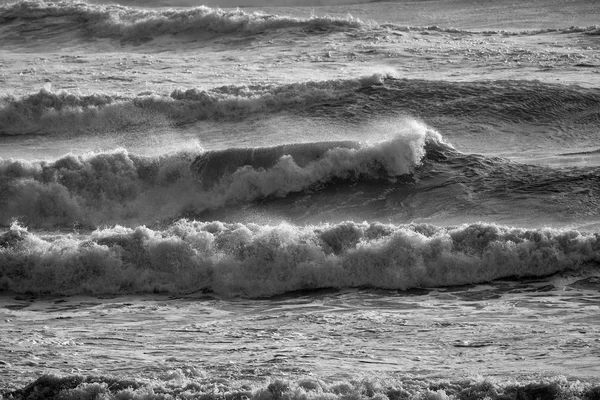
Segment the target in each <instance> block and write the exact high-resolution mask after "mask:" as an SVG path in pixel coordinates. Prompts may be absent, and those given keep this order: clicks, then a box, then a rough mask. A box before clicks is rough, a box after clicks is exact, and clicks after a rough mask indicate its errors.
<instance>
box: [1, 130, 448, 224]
mask: <svg viewBox="0 0 600 400" xmlns="http://www.w3.org/2000/svg"><path fill="white" fill-rule="evenodd" d="M441 140H442V139H441V136H440V135H439V134H438V133H437V132H435V131H433V130H432V129H430V128H428V127H427V126H425V125H423V124H420V123H417V122H415V121H410V122H407V123H405V124H398V125H397V126H396V127H395V131H394V132H390V138H389V139H387V140H383V141H381V142H377V143H362V144H359V143H347V142H344V143H309V144H301V145H289V146H280V147H275V148H262V149H260V148H259V149H246V150H240V149H230V150H226V151H222V152H208V153H203V154H198V153H195V152H179V153H175V154H171V155H163V156H160V157H140V156H136V155H134V154H129V153H128V152H127V151H125V150H120V151H115V152H109V153H99V154H91V155H85V156H75V155H68V156H65V157H63V158H60V159H58V160H56V161H54V162H47V161H24V160H13V159H8V160H3V159H0V187H1V188H2V192H3V194H4V196H2V199H1V200H0V201H1V202H2V204H1V205H2V209H1V210H0V223H1V224H5V225H7V224H10V221H12V220H13V219H15V218H16V219H19V220H22V221H24V222H26V223H27V224H28V225H30V226H37V227H46V228H51V227H61V226H62V227H68V226H73V225H79V226H97V225H99V224H115V223H120V224H125V223H127V222H129V223H145V224H150V223H154V222H159V221H164V220H169V219H173V218H176V217H177V216H178V215H181V213H184V212H185V213H187V214H189V213H193V214H198V213H200V212H202V211H205V210H210V209H216V208H220V207H224V206H234V205H238V204H245V203H248V202H252V201H255V200H257V199H263V198H268V197H285V196H287V195H288V194H290V193H294V192H303V191H306V190H309V189H311V188H313V187H316V186H318V185H324V184H328V183H329V182H331V181H332V180H335V179H338V180H357V179H380V178H386V177H395V176H400V175H405V174H410V173H411V172H412V171H413V170H414V168H415V167H416V166H417V165H418V164H419V163H420V162H421V159H422V158H423V157H424V155H425V144H426V142H428V141H441Z"/></svg>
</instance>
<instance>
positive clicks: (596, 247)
mask: <svg viewBox="0 0 600 400" xmlns="http://www.w3.org/2000/svg"><path fill="white" fill-rule="evenodd" d="M0 261H1V262H0V265H2V276H1V279H0V289H2V290H10V291H15V292H34V293H54V294H56V293H62V294H76V293H92V294H96V295H98V294H115V293H137V292H152V291H155V292H156V291H159V292H168V293H175V294H178V293H179V294H180V293H188V292H197V291H207V292H213V293H217V294H220V295H224V296H243V297H264V296H273V295H276V294H280V293H285V292H291V291H296V290H307V289H308V290H311V289H320V288H348V287H368V288H379V289H408V288H414V287H436V286H448V285H461V284H469V283H480V282H487V281H491V280H494V279H498V278H505V277H531V276H547V275H550V274H553V273H557V272H561V271H568V270H577V269H580V268H582V267H585V266H586V265H589V264H590V263H597V262H599V261H600V237H599V236H598V234H582V233H580V232H577V231H573V230H571V231H569V230H552V229H537V230H527V229H517V228H508V227H503V226H498V225H494V224H483V223H480V224H472V225H463V226H460V227H456V228H440V227H435V226H433V225H428V224H410V225H389V224H378V223H366V222H365V223H362V224H359V223H355V222H344V223H340V224H326V225H319V226H307V227H297V226H292V225H287V224H282V225H277V226H266V225H256V224H241V223H235V224H224V223H220V222H198V221H189V220H180V221H178V222H176V223H174V224H172V225H170V226H168V227H167V228H166V229H164V230H153V229H149V228H146V227H137V228H135V229H130V228H124V227H119V226H116V227H114V228H109V229H101V230H97V231H94V232H92V233H91V234H88V235H74V234H65V235H48V236H44V235H39V234H31V233H28V232H27V230H25V229H23V228H22V227H20V226H19V225H18V224H16V223H15V224H13V225H12V226H11V228H10V229H9V230H8V231H7V232H6V233H4V234H2V236H0Z"/></svg>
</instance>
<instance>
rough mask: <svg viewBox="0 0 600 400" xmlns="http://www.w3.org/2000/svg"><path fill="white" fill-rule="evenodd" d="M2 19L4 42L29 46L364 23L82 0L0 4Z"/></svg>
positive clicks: (317, 28) (357, 26) (25, 0)
mask: <svg viewBox="0 0 600 400" xmlns="http://www.w3.org/2000/svg"><path fill="white" fill-rule="evenodd" d="M0 23H1V24H3V25H5V26H7V27H8V26H10V28H11V29H10V30H7V31H6V33H7V35H6V36H5V37H4V38H3V39H2V42H3V43H4V44H8V43H15V44H17V45H19V44H20V45H23V46H25V47H26V46H27V43H26V42H24V41H23V38H24V37H29V38H30V39H32V41H33V42H34V43H35V42H36V41H37V40H40V39H41V40H46V41H49V42H51V41H52V39H53V38H54V37H55V35H58V34H63V33H66V32H68V31H70V32H74V31H77V32H79V33H80V35H81V40H85V41H91V40H93V39H96V38H111V39H116V40H120V41H125V42H127V41H132V42H133V43H143V42H145V41H150V40H152V39H153V38H155V37H158V36H164V35H178V34H191V35H197V34H205V33H207V34H211V35H225V34H243V35H253V34H259V33H264V32H265V31H267V32H268V31H273V30H278V29H284V28H297V29H305V30H306V32H311V31H319V32H323V31H332V30H348V29H361V28H364V27H365V26H366V25H365V24H363V23H362V22H361V21H360V20H357V19H353V18H351V17H349V18H346V19H342V18H331V17H327V16H325V17H317V16H312V17H310V18H293V17H287V16H280V15H271V14H262V13H258V12H254V13H246V12H244V11H242V10H240V9H237V10H230V11H226V10H222V9H219V8H209V7H206V6H199V7H194V8H186V9H149V8H136V7H126V6H120V5H101V4H90V3H86V2H82V1H58V2H45V1H39V0H20V1H17V2H15V3H10V4H7V5H3V6H0Z"/></svg>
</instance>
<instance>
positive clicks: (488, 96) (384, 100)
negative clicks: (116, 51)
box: [0, 71, 600, 135]
mask: <svg viewBox="0 0 600 400" xmlns="http://www.w3.org/2000/svg"><path fill="white" fill-rule="evenodd" d="M363 105H368V106H369V107H363ZM280 111H289V112H293V113H295V114H299V115H302V114H307V115H315V114H322V115H326V116H331V117H337V118H340V119H344V120H348V119H366V118H371V117H372V116H373V114H380V115H386V114H387V115H390V114H392V115H398V114H403V115H412V116H417V117H420V118H425V119H426V118H432V117H433V118H437V117H443V116H451V117H454V118H460V119H463V120H465V121H468V120H473V119H477V120H482V122H483V121H484V122H485V123H492V121H497V122H510V123H531V122H534V123H536V124H549V125H550V124H555V125H558V124H559V123H564V122H565V121H573V122H574V123H577V124H596V123H600V89H597V88H590V89H587V88H582V87H577V86H574V85H571V86H564V85H552V84H547V83H542V82H535V81H533V82H531V81H482V82H444V81H426V80H404V79H397V77H396V76H395V73H393V72H385V71H384V72H375V73H373V74H372V75H370V76H364V77H361V78H356V79H346V80H330V81H322V82H310V81H309V82H297V83H292V84H287V85H269V84H267V85H252V86H224V87H216V88H212V89H208V90H200V89H196V88H191V89H177V90H174V91H173V92H172V93H170V94H169V95H166V94H156V93H140V94H139V95H138V96H134V97H125V96H120V95H111V94H102V93H99V94H93V95H87V96H82V95H75V94H71V93H68V92H65V91H61V92H52V91H50V90H47V89H41V90H40V91H39V92H38V93H35V94H31V95H28V96H23V97H19V98H17V97H12V96H7V97H4V98H2V99H0V135H27V134H67V135H80V134H87V133H88V132H91V133H92V134H97V133H99V132H105V131H109V132H113V131H116V130H128V129H132V128H136V127H140V126H141V127H143V126H156V125H157V124H172V125H176V126H178V125H182V124H187V123H191V122H194V121H198V120H205V119H212V120H219V119H227V118H242V117H245V116H249V115H255V114H260V113H274V112H280Z"/></svg>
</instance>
